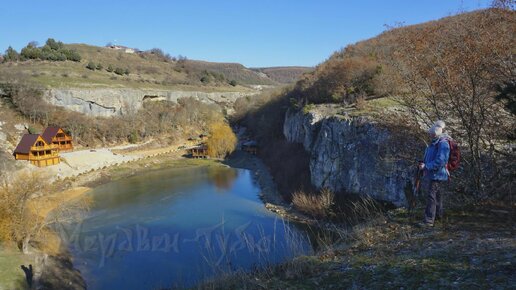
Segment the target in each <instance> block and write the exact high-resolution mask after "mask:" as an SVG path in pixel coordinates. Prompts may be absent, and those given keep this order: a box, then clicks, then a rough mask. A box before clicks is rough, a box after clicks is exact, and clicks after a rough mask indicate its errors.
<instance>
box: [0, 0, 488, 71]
mask: <svg viewBox="0 0 516 290" xmlns="http://www.w3.org/2000/svg"><path fill="white" fill-rule="evenodd" d="M490 2H491V1H488V0H462V1H461V0H405V1H401V0H392V1H380V0H378V1H372V0H362V1H345V0H341V1H338V0H335V1H334V0H327V1H325V0H318V1H315V0H313V1H309V0H288V1H287V0H261V1H247V0H240V1H238V0H225V1H224V0H220V1H207V0H203V1H201V0H190V1H153V0H140V1H132V0H125V1H109V0H104V1H99V0H91V1H79V0H77V1H73V0H64V1H52V0H45V1H41V0H33V1H8V2H7V1H4V0H0V51H5V49H6V48H7V47H8V46H9V45H11V46H13V47H14V48H15V49H17V50H18V51H19V50H20V49H21V48H22V47H24V46H25V45H26V44H27V43H28V42H30V41H37V42H39V43H40V44H42V43H44V42H45V40H46V39H47V38H49V37H52V38H55V39H57V40H61V41H63V42H65V43H87V44H92V45H98V46H103V45H105V44H106V43H108V42H112V43H117V44H121V45H126V46H129V47H136V48H139V49H142V50H147V49H150V48H153V47H159V48H161V49H163V50H164V51H166V52H168V53H170V54H171V55H184V56H187V57H188V58H190V59H201V60H207V61H217V62H239V63H242V64H244V65H245V66H248V67H264V66H287V65H288V66H290V65H303V66H314V65H316V64H318V63H320V62H322V61H324V60H325V59H326V58H327V57H329V56H330V55H331V53H333V52H334V51H336V50H338V49H340V48H342V47H344V46H346V45H347V44H351V43H354V42H357V41H359V40H363V39H367V38H370V37H373V36H375V35H377V34H379V33H381V32H382V31H383V30H384V29H385V27H384V25H385V24H387V25H393V24H395V23H397V22H404V23H405V24H407V25H408V24H415V23H421V22H425V21H429V20H434V19H439V18H441V17H445V16H449V15H451V14H456V13H457V12H459V11H471V10H476V9H480V8H484V7H487V6H488V5H489V3H490Z"/></svg>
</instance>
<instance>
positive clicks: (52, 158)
mask: <svg viewBox="0 0 516 290" xmlns="http://www.w3.org/2000/svg"><path fill="white" fill-rule="evenodd" d="M14 158H15V159H16V160H27V161H29V162H30V163H31V164H33V165H36V166H38V167H44V166H49V165H55V164H59V161H60V159H59V153H58V149H57V145H54V144H48V143H47V142H46V141H45V139H43V137H42V136H41V135H39V134H25V135H23V137H22V139H21V141H20V143H19V144H18V146H16V149H14Z"/></svg>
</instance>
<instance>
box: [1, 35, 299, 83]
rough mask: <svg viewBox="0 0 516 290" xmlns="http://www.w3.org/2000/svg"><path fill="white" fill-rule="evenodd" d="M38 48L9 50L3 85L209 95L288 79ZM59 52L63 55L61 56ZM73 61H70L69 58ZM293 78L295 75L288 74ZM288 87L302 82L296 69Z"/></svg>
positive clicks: (103, 52) (97, 50)
mask: <svg viewBox="0 0 516 290" xmlns="http://www.w3.org/2000/svg"><path fill="white" fill-rule="evenodd" d="M48 42H51V44H55V45H56V49H55V50H52V49H50V46H49V45H48V44H45V45H43V46H41V47H37V46H36V44H35V43H29V44H28V45H27V47H25V48H24V49H22V51H21V54H18V53H17V52H16V51H14V50H13V49H12V48H8V49H7V50H6V52H5V54H4V61H3V63H1V64H0V81H2V80H6V79H13V78H23V79H27V80H29V81H33V82H36V83H38V84H41V85H43V86H46V87H85V88H92V87H93V88H95V87H132V88H158V89H171V88H172V89H178V88H179V89H193V88H194V87H195V89H196V90H209V91H214V90H215V91H227V90H232V91H235V90H240V91H245V90H248V88H246V86H248V85H271V86H273V85H278V84H279V83H280V82H281V83H283V82H285V81H286V79H285V78H283V79H281V80H277V77H275V76H273V77H269V76H268V75H267V74H264V73H260V72H256V71H254V70H251V69H248V68H246V67H244V66H243V65H241V64H238V63H214V62H206V61H197V60H189V59H187V58H186V57H179V58H176V57H170V56H169V55H167V54H164V53H163V52H162V51H161V50H160V49H152V50H150V51H145V52H139V51H138V52H135V53H126V52H125V50H124V49H114V48H110V47H97V46H91V45H86V44H63V43H61V42H56V41H55V40H53V39H49V41H47V43H48ZM57 49H59V51H57ZM67 55H69V56H67ZM282 70H283V71H285V74H289V72H288V71H289V69H288V68H287V69H282ZM292 70H293V71H296V73H294V74H292V76H291V77H290V79H288V81H290V82H293V81H295V79H293V77H294V76H299V74H297V72H298V71H299V69H298V68H294V69H292Z"/></svg>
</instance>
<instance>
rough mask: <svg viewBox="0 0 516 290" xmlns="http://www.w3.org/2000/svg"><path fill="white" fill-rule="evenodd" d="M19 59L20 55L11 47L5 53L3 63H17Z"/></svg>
mask: <svg viewBox="0 0 516 290" xmlns="http://www.w3.org/2000/svg"><path fill="white" fill-rule="evenodd" d="M19 59H20V54H19V53H18V52H17V51H16V50H15V49H14V48H12V47H10V46H9V47H8V48H7V50H6V51H5V55H4V62H7V61H18V60H19Z"/></svg>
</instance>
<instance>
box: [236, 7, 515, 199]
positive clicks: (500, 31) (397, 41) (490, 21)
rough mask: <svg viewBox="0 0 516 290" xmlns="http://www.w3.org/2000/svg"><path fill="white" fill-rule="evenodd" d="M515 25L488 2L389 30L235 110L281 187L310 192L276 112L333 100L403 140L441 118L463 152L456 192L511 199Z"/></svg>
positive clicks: (301, 156) (511, 14) (298, 153)
mask: <svg viewBox="0 0 516 290" xmlns="http://www.w3.org/2000/svg"><path fill="white" fill-rule="evenodd" d="M515 31H516V12H515V11H513V10H510V9H497V8H491V9H486V10H479V11H475V12H471V13H463V14H458V15H455V16H450V17H446V18H443V19H440V20H437V21H431V22H427V23H423V24H418V25H412V26H407V27H398V28H391V29H389V30H387V31H385V32H384V33H382V34H380V35H379V36H377V37H375V38H372V39H368V40H365V41H361V42H358V43H356V44H353V45H349V46H347V47H345V48H344V49H342V50H340V51H338V52H336V53H334V54H333V55H332V56H331V57H330V58H329V59H328V60H326V61H325V62H323V63H321V64H320V65H318V66H317V67H316V68H315V70H314V71H313V72H311V73H306V74H304V75H303V76H302V78H301V80H300V81H298V82H297V83H296V85H295V86H294V87H293V88H292V89H291V90H289V91H287V92H280V93H278V94H277V96H276V97H271V96H264V98H262V99H261V100H260V99H256V98H255V99H245V98H243V99H240V100H237V102H236V103H235V106H237V107H236V110H237V112H239V113H238V114H237V116H240V117H241V121H243V122H244V123H245V125H246V126H248V127H249V128H250V129H251V130H252V131H253V132H254V134H255V136H256V137H257V138H258V139H259V140H260V141H261V142H260V146H261V152H262V153H263V155H264V156H263V158H264V160H265V161H266V162H268V165H269V166H270V168H271V169H272V171H273V173H274V174H275V177H276V178H275V179H276V180H278V181H279V182H280V183H281V182H283V180H286V181H285V186H284V188H289V189H290V190H289V191H290V193H293V192H295V191H296V190H298V189H306V188H309V185H307V184H305V183H306V182H302V181H300V180H304V179H300V178H297V177H299V176H306V174H307V171H308V167H307V166H308V162H307V161H306V160H307V156H306V153H303V150H302V148H301V149H299V148H295V147H296V146H294V145H292V144H289V143H288V142H286V141H285V139H284V137H283V121H284V116H285V112H286V110H287V109H288V108H291V109H293V110H303V111H304V112H308V111H310V110H311V109H312V108H314V107H316V106H317V104H327V103H333V104H337V105H340V106H341V109H340V110H339V109H337V110H335V111H337V112H339V111H340V112H344V111H345V112H346V115H347V116H349V117H353V116H365V115H372V117H374V118H376V122H378V123H379V124H380V125H381V126H388V127H389V128H390V129H391V132H393V133H394V134H397V135H396V136H398V135H399V136H400V138H403V139H405V141H403V143H407V144H410V143H411V142H409V141H410V140H412V139H416V138H417V137H419V138H422V139H421V140H425V139H426V138H427V136H426V134H425V133H424V132H425V130H426V129H427V128H428V127H429V126H430V124H432V123H433V122H435V121H436V120H438V119H443V120H445V121H446V123H447V131H448V132H449V133H450V134H451V135H452V136H453V138H454V139H456V140H457V141H458V142H459V144H460V146H461V149H462V153H463V158H462V159H463V163H462V164H463V168H462V170H461V171H460V172H458V173H456V174H458V175H459V176H457V178H455V181H454V183H453V184H454V185H455V186H456V188H455V190H457V192H461V193H464V194H465V195H466V196H467V197H468V198H471V199H472V200H483V199H486V198H495V199H511V196H512V195H511V190H510V189H509V188H511V186H513V185H514V179H513V178H514V175H513V173H514V171H515V168H514V164H515V163H514V160H515V156H514V152H513V151H511V149H510V148H511V146H513V145H511V144H513V142H514V133H513V132H516V118H515V112H514V102H515V88H516V82H515V80H516V62H515V60H516V58H515V53H516V46H515V45H514V44H515V43H516V33H514V32H515ZM511 104H512V105H511ZM393 106H394V107H396V108H395V109H392V108H390V107H393ZM511 108H513V109H512V110H511ZM372 110H374V111H375V114H369V111H372ZM400 120H403V122H400ZM415 143H416V144H417V142H415ZM412 149H415V150H417V151H421V150H423V148H412ZM265 152H266V153H267V154H268V155H267V154H266V153H265ZM410 154H412V153H410ZM269 155H270V156H275V157H272V158H270V156H269ZM284 156H288V157H284ZM294 156H295V157H294ZM416 157H417V156H414V158H416ZM294 159H295V160H296V161H297V164H293V163H294V161H293V160H294ZM302 160H305V161H304V162H303V161H302ZM280 177H285V178H280ZM281 187H282V186H281V185H280V188H281ZM296 187H297V189H296Z"/></svg>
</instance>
